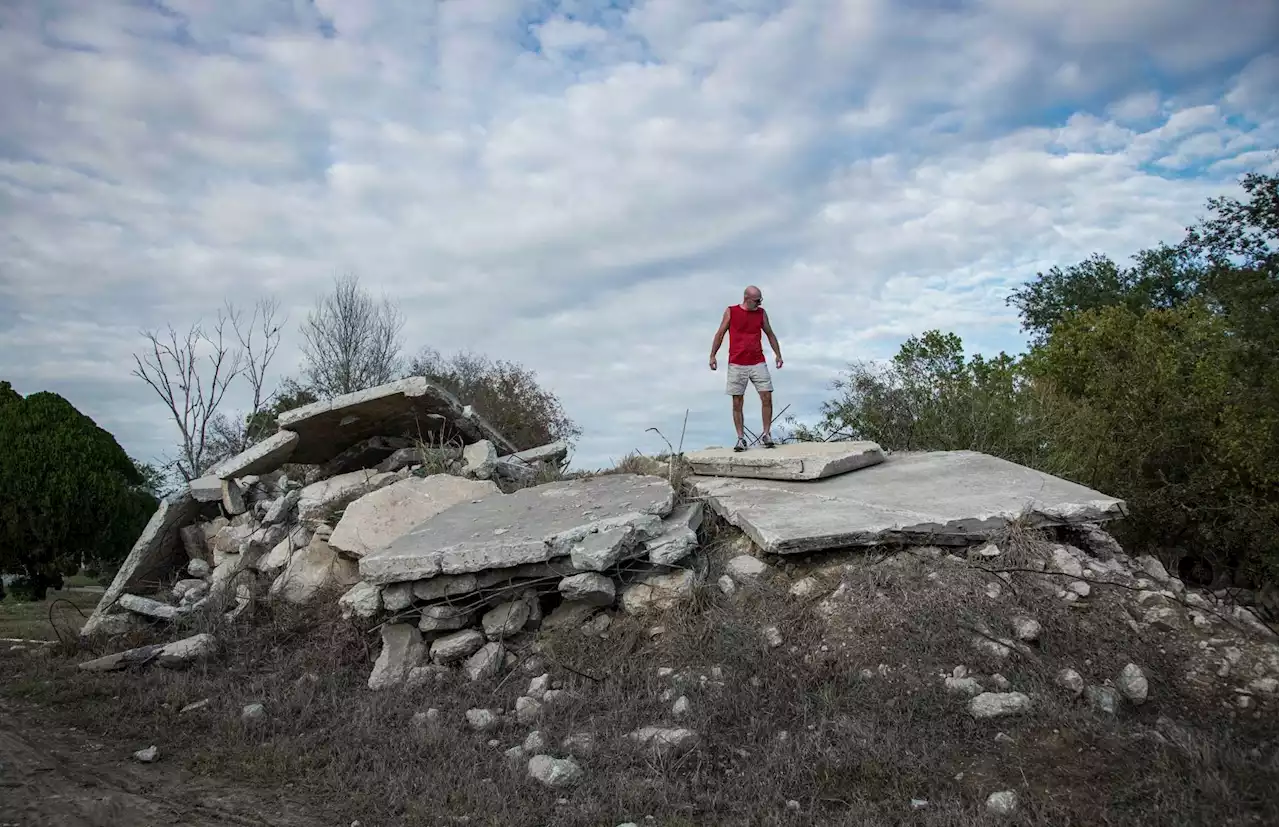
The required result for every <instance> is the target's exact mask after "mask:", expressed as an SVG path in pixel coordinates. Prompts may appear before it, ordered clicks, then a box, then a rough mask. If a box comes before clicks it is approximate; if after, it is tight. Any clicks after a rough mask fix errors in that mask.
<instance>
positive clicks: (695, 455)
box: [685, 442, 885, 480]
mask: <svg viewBox="0 0 1280 827" xmlns="http://www.w3.org/2000/svg"><path fill="white" fill-rule="evenodd" d="M884 458H885V457H884V452H883V451H882V450H881V449H880V446H879V445H877V444H876V443H874V442H793V443H790V444H787V445H779V446H777V447H776V448H772V449H765V448H762V449H759V450H754V449H753V450H750V451H741V452H735V451H734V450H733V449H732V448H708V449H706V450H705V451H692V452H690V453H688V454H685V460H686V461H688V463H689V465H690V467H692V469H693V472H694V473H695V474H700V475H703V476H716V477H743V478H748V479H764V480H818V479H825V478H827V477H834V476H836V475H838V474H845V473H848V472H850V471H857V470H858V469H860V468H866V467H869V466H872V465H878V464H879V463H881V462H884Z"/></svg>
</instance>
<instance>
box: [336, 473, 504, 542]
mask: <svg viewBox="0 0 1280 827" xmlns="http://www.w3.org/2000/svg"><path fill="white" fill-rule="evenodd" d="M491 495H497V496H499V497H500V496H502V492H501V491H500V490H498V486H496V485H494V484H493V482H492V481H490V480H468V479H463V478H462V477H455V476H453V475H451V474H432V475H431V476H429V477H409V478H408V479H404V480H401V481H399V482H397V483H393V484H391V485H388V486H387V487H386V488H380V489H378V490H377V491H374V492H372V493H370V494H365V495H364V496H363V497H361V498H360V499H358V500H356V501H355V502H353V503H351V504H350V505H348V506H347V507H346V510H345V511H344V512H343V514H342V519H341V520H339V521H338V525H337V526H336V527H335V528H334V529H333V535H332V536H331V537H329V545H330V546H332V547H333V548H335V549H337V550H338V551H341V552H343V553H345V554H348V555H350V556H352V557H363V556H364V555H365V554H368V553H369V552H370V551H374V550H377V549H380V548H383V547H385V546H386V545H388V544H389V543H391V542H393V541H395V540H397V539H399V538H400V537H402V536H404V535H405V534H407V533H408V532H410V531H411V530H413V529H414V528H415V527H417V526H420V525H422V524H423V523H424V522H426V521H427V520H429V519H431V518H432V517H434V516H435V515H437V514H439V513H440V512H441V511H444V510H445V509H447V508H452V507H453V506H455V505H458V504H459V503H463V502H470V501H472V500H479V499H483V498H484V497H488V496H491Z"/></svg>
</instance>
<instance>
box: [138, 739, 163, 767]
mask: <svg viewBox="0 0 1280 827" xmlns="http://www.w3.org/2000/svg"><path fill="white" fill-rule="evenodd" d="M159 758H160V748H159V747H157V746H155V745H154V744H153V745H152V746H149V747H147V748H146V749H140V750H138V751H137V752H135V753H134V754H133V760H135V761H141V762H142V763H144V764H153V763H155V762H156V761H157V760H159Z"/></svg>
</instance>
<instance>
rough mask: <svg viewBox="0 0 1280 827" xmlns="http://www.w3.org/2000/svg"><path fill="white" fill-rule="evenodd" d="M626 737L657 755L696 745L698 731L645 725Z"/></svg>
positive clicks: (671, 753)
mask: <svg viewBox="0 0 1280 827" xmlns="http://www.w3.org/2000/svg"><path fill="white" fill-rule="evenodd" d="M627 738H628V739H630V740H631V741H633V742H635V743H637V744H640V745H641V746H645V747H649V748H651V749H653V750H654V751H655V752H656V753H657V754H658V755H659V756H667V755H674V754H679V753H682V752H687V751H689V750H691V749H693V748H694V747H696V746H697V745H698V740H699V738H698V733H696V732H694V731H693V730H691V729H684V728H667V727H657V726H647V727H642V728H641V729H637V730H635V731H634V732H630V733H628V734H627Z"/></svg>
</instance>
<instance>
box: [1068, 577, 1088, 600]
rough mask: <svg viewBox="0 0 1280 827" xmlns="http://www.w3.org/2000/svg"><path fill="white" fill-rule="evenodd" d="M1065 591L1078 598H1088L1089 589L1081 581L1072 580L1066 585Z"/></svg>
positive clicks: (1086, 584)
mask: <svg viewBox="0 0 1280 827" xmlns="http://www.w3.org/2000/svg"><path fill="white" fill-rule="evenodd" d="M1067 591H1069V592H1074V593H1075V594H1077V595H1079V596H1080V597H1088V596H1089V592H1090V591H1091V589H1090V588H1089V584H1088V583H1086V582H1084V581H1083V580H1072V581H1071V582H1070V583H1068V584H1067Z"/></svg>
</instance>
